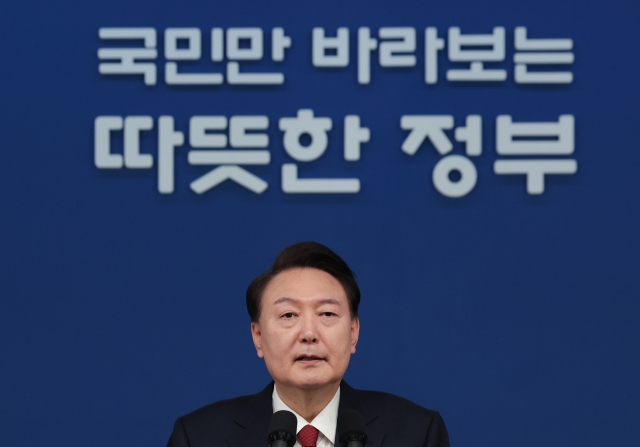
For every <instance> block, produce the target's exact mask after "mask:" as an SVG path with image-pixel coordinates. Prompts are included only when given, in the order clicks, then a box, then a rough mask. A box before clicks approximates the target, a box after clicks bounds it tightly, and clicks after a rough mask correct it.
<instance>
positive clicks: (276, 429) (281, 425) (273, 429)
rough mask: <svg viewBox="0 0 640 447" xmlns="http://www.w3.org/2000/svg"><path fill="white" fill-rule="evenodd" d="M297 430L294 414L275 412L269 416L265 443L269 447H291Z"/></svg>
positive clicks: (282, 411)
mask: <svg viewBox="0 0 640 447" xmlns="http://www.w3.org/2000/svg"><path fill="white" fill-rule="evenodd" d="M297 428H298V419H297V418H296V415H295V414H293V413H292V412H290V411H287V410H280V411H276V412H275V413H273V416H271V423H270V424H269V435H268V436H267V442H269V445H270V446H271V447H293V445H294V444H295V443H296V432H297V431H298V430H297Z"/></svg>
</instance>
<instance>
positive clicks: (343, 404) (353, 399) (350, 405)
mask: <svg viewBox="0 0 640 447" xmlns="http://www.w3.org/2000/svg"><path fill="white" fill-rule="evenodd" d="M347 410H355V411H357V412H359V413H360V414H361V415H362V418H363V419H364V425H365V427H366V429H367V437H368V438H369V440H368V442H367V447H380V446H381V445H382V441H383V440H384V431H382V430H381V427H380V424H377V423H375V422H374V421H376V419H378V411H377V409H376V407H375V404H374V403H373V402H367V400H366V397H365V396H363V395H361V393H360V392H359V391H358V390H355V389H353V388H351V386H349V384H348V383H347V382H345V381H344V380H343V381H342V383H341V384H340V405H339V407H338V415H339V414H341V413H342V412H343V411H347ZM377 422H379V421H377ZM337 437H338V434H337V433H336V442H335V447H340V444H339V442H338V439H337Z"/></svg>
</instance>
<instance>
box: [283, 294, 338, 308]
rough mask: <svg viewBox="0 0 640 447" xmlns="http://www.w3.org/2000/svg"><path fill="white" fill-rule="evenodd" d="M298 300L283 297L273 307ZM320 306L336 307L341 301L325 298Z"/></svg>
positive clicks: (319, 302) (320, 302)
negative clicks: (331, 305)
mask: <svg viewBox="0 0 640 447" xmlns="http://www.w3.org/2000/svg"><path fill="white" fill-rule="evenodd" d="M297 302H298V300H296V299H294V298H289V297H288V296H283V297H281V298H278V299H277V300H275V301H274V303H273V305H274V306H275V305H276V304H282V303H297ZM318 304H319V305H323V304H335V305H336V306H339V305H340V301H338V300H337V299H335V298H323V299H321V300H320V301H318Z"/></svg>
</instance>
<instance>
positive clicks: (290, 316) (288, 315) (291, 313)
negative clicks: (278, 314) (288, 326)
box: [282, 312, 293, 320]
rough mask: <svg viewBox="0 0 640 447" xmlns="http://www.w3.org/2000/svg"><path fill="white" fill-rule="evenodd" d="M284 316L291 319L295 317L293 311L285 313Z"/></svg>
mask: <svg viewBox="0 0 640 447" xmlns="http://www.w3.org/2000/svg"><path fill="white" fill-rule="evenodd" d="M282 317H283V318H286V319H287V320H290V319H291V318H293V312H287V313H286V314H283V315H282Z"/></svg>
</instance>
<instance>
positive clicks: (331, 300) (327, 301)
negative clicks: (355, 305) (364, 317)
mask: <svg viewBox="0 0 640 447" xmlns="http://www.w3.org/2000/svg"><path fill="white" fill-rule="evenodd" d="M318 304H335V305H336V306H339V305H340V301H338V300H337V299H335V298H324V299H322V300H320V301H319V302H318Z"/></svg>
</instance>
